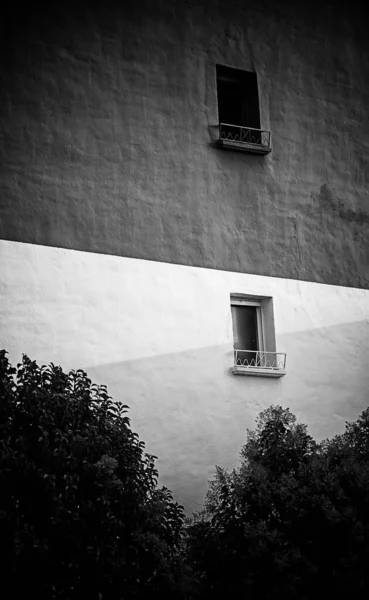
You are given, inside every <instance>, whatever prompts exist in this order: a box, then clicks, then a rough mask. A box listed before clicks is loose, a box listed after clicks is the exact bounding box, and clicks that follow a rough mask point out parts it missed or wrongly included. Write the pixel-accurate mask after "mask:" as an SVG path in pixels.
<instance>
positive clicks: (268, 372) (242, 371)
mask: <svg viewBox="0 0 369 600" xmlns="http://www.w3.org/2000/svg"><path fill="white" fill-rule="evenodd" d="M232 373H233V375H253V376H254V377H274V378H277V377H284V375H286V373H287V371H285V369H263V368H262V367H239V366H234V367H232Z"/></svg>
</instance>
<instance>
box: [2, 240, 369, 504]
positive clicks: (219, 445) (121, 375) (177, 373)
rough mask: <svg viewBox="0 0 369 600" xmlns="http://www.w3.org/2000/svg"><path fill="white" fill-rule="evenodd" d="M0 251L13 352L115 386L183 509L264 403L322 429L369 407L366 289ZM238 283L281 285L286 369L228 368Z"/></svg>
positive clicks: (227, 460) (234, 457)
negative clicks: (268, 372) (251, 373)
mask: <svg viewBox="0 0 369 600" xmlns="http://www.w3.org/2000/svg"><path fill="white" fill-rule="evenodd" d="M0 261H1V265H2V268H1V274H0V282H1V304H0V332H1V343H0V346H1V347H4V348H6V349H7V350H8V351H9V353H10V359H11V361H12V362H13V363H17V362H18V361H19V360H20V358H21V354H22V353H23V352H24V353H27V354H28V355H29V356H30V357H31V358H32V359H36V360H37V361H38V362H39V363H41V364H43V363H48V362H50V361H52V362H54V363H56V364H61V366H62V367H63V368H64V369H70V368H74V369H76V368H83V369H84V370H86V371H87V372H88V374H89V376H90V377H91V378H92V380H93V381H96V382H97V383H105V384H107V385H108V390H109V393H110V394H111V395H112V396H113V397H114V399H115V400H121V401H123V402H125V403H127V404H128V405H129V406H130V408H131V411H130V415H131V418H132V426H133V429H134V430H135V431H137V432H138V433H139V434H140V436H141V438H142V439H143V440H144V441H145V442H146V444H147V450H148V451H149V452H152V453H154V454H156V455H157V456H158V457H159V461H158V468H159V471H160V474H161V481H162V482H163V483H164V484H166V485H167V486H168V487H169V488H171V489H172V490H173V491H174V493H175V495H176V498H177V499H178V500H179V501H181V502H182V503H183V504H184V505H185V507H186V509H187V510H189V511H190V510H193V509H195V508H198V507H199V505H200V504H201V502H202V500H203V497H204V494H205V491H206V489H207V481H208V479H209V478H210V477H211V476H212V474H213V472H214V465H216V464H218V465H221V466H224V467H231V466H233V465H236V464H237V461H238V454H239V451H240V449H241V445H242V444H243V443H244V441H245V432H246V428H247V427H253V426H254V424H255V423H254V419H255V417H256V415H257V414H258V413H259V412H260V411H261V410H263V409H264V408H266V407H268V406H269V405H270V404H272V403H274V404H277V403H278V404H282V405H283V406H289V407H290V408H291V410H292V411H293V412H294V413H295V414H296V415H297V416H298V418H299V419H301V420H302V422H305V423H307V424H308V425H309V429H310V432H311V434H312V435H313V436H314V437H316V438H317V439H321V438H324V437H326V436H331V435H333V434H334V433H336V432H340V431H343V429H344V422H345V420H354V419H356V418H357V416H358V415H359V413H360V412H361V411H362V410H363V409H364V408H366V406H367V403H368V396H367V390H368V385H369V369H368V364H369V335H368V332H369V291H366V290H362V289H355V288H344V287H338V286H337V287H336V286H329V285H323V284H317V283H309V282H298V281H294V280H289V279H280V278H271V277H265V276H256V275H247V274H240V273H234V272H226V271H217V270H210V269H202V268H196V267H186V266H178V265H173V264H166V263H158V262H153V261H145V260H138V259H129V258H124V257H115V256H108V255H99V254H92V253H86V252H78V251H74V250H65V249H57V248H47V247H42V246H37V245H30V244H22V243H16V242H4V241H2V242H0ZM231 293H244V294H255V295H266V296H272V297H273V303H274V320H275V330H276V343H277V350H278V351H280V352H286V353H287V375H286V376H285V377H283V378H282V379H265V378H258V377H239V376H234V375H232V373H231V367H232V358H233V352H232V347H233V340H232V323H231V309H230V294H231Z"/></svg>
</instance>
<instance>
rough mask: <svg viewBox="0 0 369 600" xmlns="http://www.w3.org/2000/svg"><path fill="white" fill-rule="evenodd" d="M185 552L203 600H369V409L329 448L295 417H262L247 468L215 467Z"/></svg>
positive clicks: (278, 410)
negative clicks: (325, 596)
mask: <svg viewBox="0 0 369 600" xmlns="http://www.w3.org/2000/svg"><path fill="white" fill-rule="evenodd" d="M186 551H187V556H188V560H189V562H190V563H191V565H192V568H193V571H194V576H195V578H196V581H197V582H198V588H199V590H200V593H201V598H204V599H205V598H212V597H213V596H214V594H215V593H217V595H218V596H220V595H225V594H228V595H229V596H233V597H247V598H249V599H250V600H252V599H253V598H255V599H256V598H258V600H260V599H262V600H263V599H265V600H272V599H276V598H284V599H286V600H288V599H291V600H292V599H294V598H299V600H308V599H309V600H310V598H315V597H316V596H317V594H319V593H320V592H321V591H322V590H323V589H326V590H327V591H328V590H329V594H330V595H331V596H332V597H334V598H342V599H343V598H347V596H348V595H354V596H355V597H356V598H364V596H365V597H367V594H368V591H369V574H368V568H367V565H368V564H369V562H368V561H369V410H366V411H364V413H362V415H361V416H360V418H359V419H358V420H357V421H356V422H355V423H348V424H347V426H346V431H345V433H344V434H342V435H341V436H336V437H335V438H333V439H332V440H325V441H324V442H323V443H322V444H317V443H316V442H314V440H313V439H312V438H311V436H309V434H308V432H307V428H306V426H305V425H301V424H299V423H297V422H296V418H295V416H294V415H292V414H291V413H290V411H289V410H288V409H283V408H282V407H280V406H271V407H270V408H268V409H267V410H266V411H264V412H262V413H261V414H260V415H259V418H258V420H257V423H256V428H255V430H254V431H248V432H247V441H246V444H245V445H244V446H243V448H242V450H241V464H240V466H239V467H238V468H237V469H234V470H233V471H232V472H227V471H225V470H222V469H220V468H217V472H216V476H215V479H214V481H212V482H211V484H210V488H209V492H208V495H207V499H206V503H205V507H204V510H203V511H202V512H201V513H199V514H197V515H195V517H194V518H193V519H192V520H191V522H190V523H189V524H188V526H187V546H186Z"/></svg>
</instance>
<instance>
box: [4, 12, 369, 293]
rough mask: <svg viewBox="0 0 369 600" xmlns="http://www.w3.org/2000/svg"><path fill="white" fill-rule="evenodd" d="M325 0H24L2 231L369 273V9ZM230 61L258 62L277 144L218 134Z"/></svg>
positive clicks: (9, 115)
mask: <svg viewBox="0 0 369 600" xmlns="http://www.w3.org/2000/svg"><path fill="white" fill-rule="evenodd" d="M90 4H93V3H90ZM119 4H120V7H119ZM325 4H326V3H324V2H313V1H310V2H301V1H300V2H299V1H297V2H296V1H294V2H292V1H291V2H289V1H287V0H286V1H283V2H279V3H275V2H271V1H267V0H249V1H245V0H233V1H232V2H230V0H196V1H192V0H135V2H120V3H114V2H112V1H109V0H108V1H107V2H104V3H103V4H102V5H101V7H100V8H95V9H94V8H89V9H87V8H85V7H84V5H83V3H76V2H75V3H74V5H75V6H66V3H65V2H63V3H49V6H48V7H47V8H46V7H44V6H43V7H42V10H41V11H40V12H37V10H36V8H35V6H34V4H32V7H31V8H29V9H28V12H27V9H24V10H23V9H22V11H21V12H20V11H19V10H18V7H15V12H16V16H15V17H11V16H9V15H8V17H6V16H4V20H3V31H2V36H1V39H2V43H3V44H4V45H3V47H2V51H1V53H0V61H1V69H0V77H1V79H0V101H1V110H0V142H1V144H0V148H1V150H0V151H1V161H0V165H1V166H0V182H1V183H0V186H1V187H0V190H1V207H0V210H1V215H0V216H1V221H0V237H1V238H3V239H8V240H16V241H27V242H32V243H36V244H42V245H51V246H58V247H64V248H73V249H79V250H86V251H90V252H97V253H107V254H114V255H121V256H130V257H136V258H145V259H152V260H156V261H164V262H170V263H179V264H188V265H197V266H201V267H208V268H214V269H223V270H230V271H239V272H249V273H257V274H262V275H269V276H277V277H285V278H286V277H288V278H293V279H300V280H308V281H319V282H323V283H333V284H338V285H347V286H354V287H363V288H365V287H368V281H369V273H368V265H369V243H368V241H369V240H368V231H369V228H368V223H369V209H368V189H369V187H368V169H367V164H368V159H369V156H368V153H369V144H368V139H369V137H368V132H369V130H368V127H369V119H368V107H369V79H368V77H367V73H368V67H369V52H368V42H367V39H368V36H367V34H366V31H365V35H363V33H362V31H363V30H364V29H365V23H366V19H365V18H364V15H363V14H359V13H358V12H357V10H358V9H357V8H355V3H350V4H349V5H347V6H345V7H339V8H338V5H337V3H331V4H333V5H334V6H333V7H331V8H329V7H327V6H325ZM30 6H31V5H30ZM8 10H9V9H8ZM363 11H364V4H363ZM217 63H218V64H223V65H229V66H234V67H237V68H240V69H246V70H255V71H256V72H257V74H258V81H259V93H260V108H261V122H262V127H263V128H266V129H270V130H271V132H272V146H273V151H272V153H271V154H270V155H268V156H267V157H260V156H252V155H247V154H241V153H236V152H229V151H228V152H225V151H222V150H220V149H218V148H217V147H216V145H215V140H216V136H217V127H216V126H217V123H218V113H217V99H216V81H215V66H216V64H217Z"/></svg>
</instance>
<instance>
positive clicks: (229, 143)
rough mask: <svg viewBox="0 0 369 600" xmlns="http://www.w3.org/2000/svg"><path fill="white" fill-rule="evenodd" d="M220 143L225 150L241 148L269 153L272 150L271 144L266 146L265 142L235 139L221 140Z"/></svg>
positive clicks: (244, 150)
mask: <svg viewBox="0 0 369 600" xmlns="http://www.w3.org/2000/svg"><path fill="white" fill-rule="evenodd" d="M219 145H220V147H221V148H224V149H225V150H239V151H241V152H249V153H250V154H269V152H271V151H272V149H271V147H270V146H264V145H263V144H248V143H247V142H235V141H233V140H219Z"/></svg>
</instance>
